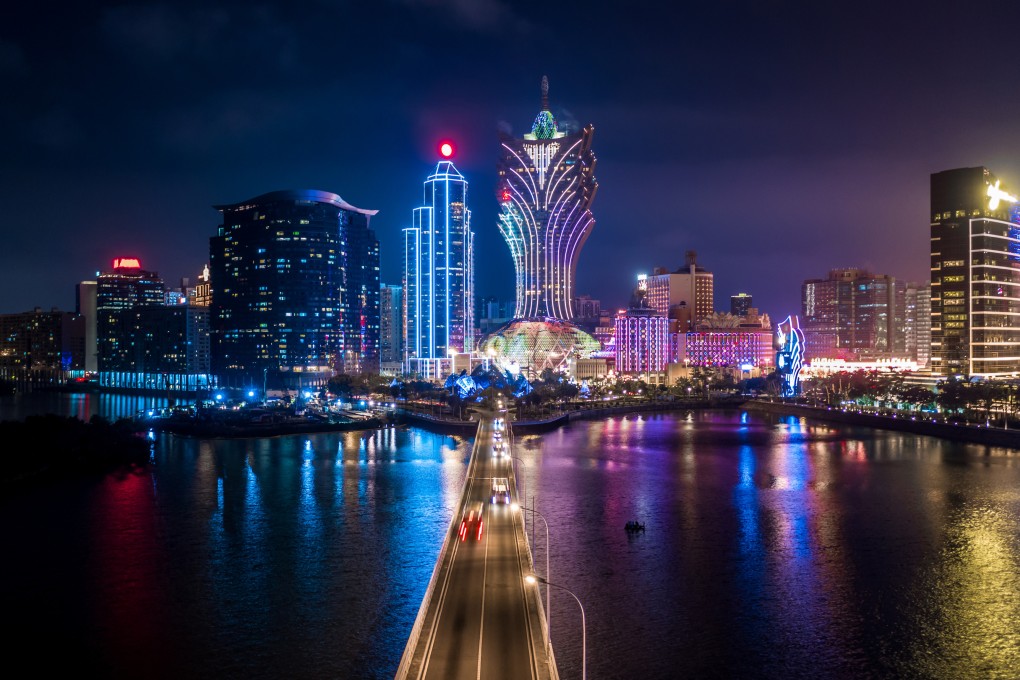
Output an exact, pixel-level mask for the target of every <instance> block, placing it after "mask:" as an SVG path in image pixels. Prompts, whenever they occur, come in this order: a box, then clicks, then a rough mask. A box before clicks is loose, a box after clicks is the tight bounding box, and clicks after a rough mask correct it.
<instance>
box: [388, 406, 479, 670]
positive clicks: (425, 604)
mask: <svg viewBox="0 0 1020 680" xmlns="http://www.w3.org/2000/svg"><path fill="white" fill-rule="evenodd" d="M481 426H482V423H481V421H479V423H478V427H479V428H481ZM477 452H478V436H477V434H476V435H475V443H474V446H472V447H471V462H470V464H469V465H468V469H467V473H466V474H465V475H464V484H463V485H462V486H461V490H460V499H461V500H460V504H458V506H457V507H458V509H459V508H460V505H462V504H463V503H464V495H465V493H466V492H467V485H468V484H469V483H470V482H471V476H472V475H471V469H472V468H473V467H474V465H475V454H476V453H477ZM460 515H461V513H460V512H455V513H453V517H451V518H450V526H449V527H448V528H447V530H446V536H445V537H444V538H443V546H442V547H441V548H440V549H439V557H438V558H436V566H435V567H433V568H432V577H431V578H430V579H429V584H428V586H427V587H426V588H425V595H424V597H422V600H421V606H420V607H419V608H418V616H416V617H415V619H414V625H413V626H411V634H410V635H409V636H408V638H407V645H406V646H405V647H404V654H403V656H401V657H400V665H399V666H397V673H396V675H395V676H394V678H395V680H405V679H406V678H407V673H408V671H409V670H410V669H411V662H412V661H413V659H414V652H415V650H416V649H417V647H418V639H419V638H420V637H421V629H422V627H423V626H424V624H425V615H426V614H427V613H428V609H429V603H431V602H432V593H433V591H434V590H435V588H436V582H437V581H438V580H439V572H440V570H441V569H442V568H443V565H444V564H446V553H447V551H448V550H449V546H450V540H449V539H450V535H451V533H452V529H453V527H454V524H455V523H457V522H459V521H460Z"/></svg>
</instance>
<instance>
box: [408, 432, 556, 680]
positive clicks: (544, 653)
mask: <svg viewBox="0 0 1020 680" xmlns="http://www.w3.org/2000/svg"><path fill="white" fill-rule="evenodd" d="M495 415H496V414H492V413H481V414H480V417H479V422H478V431H477V434H476V436H475V444H474V448H473V449H472V451H471V460H470V463H469V464H468V470H467V479H466V480H465V482H464V489H463V492H462V493H461V499H460V504H459V506H458V508H457V512H456V513H455V514H454V516H453V520H452V521H451V522H450V528H449V530H448V531H447V532H446V538H445V540H444V541H443V547H442V549H441V551H440V553H439V559H438V560H437V561H436V567H435V569H434V570H433V572H432V579H431V581H430V582H429V585H428V589H427V590H426V592H425V597H424V599H423V601H422V605H421V608H420V610H419V611H418V618H417V619H416V620H415V623H414V627H413V628H412V630H411V635H410V637H409V638H408V641H407V646H406V647H405V649H404V655H403V657H402V658H401V661H400V666H399V668H398V669H397V674H396V680H411V679H413V680H425V679H428V678H436V679H439V678H442V679H443V680H456V679H464V680H468V679H470V680H479V679H480V678H486V679H491V678H514V679H518V678H531V679H532V680H558V678H559V675H558V673H557V670H556V661H555V658H554V657H553V652H552V646H551V645H549V644H547V640H548V635H547V628H546V625H547V624H546V617H545V612H544V610H543V609H542V602H541V599H540V597H539V592H538V588H537V587H536V586H535V585H529V584H527V583H526V582H525V580H524V577H525V576H527V575H528V574H531V573H533V569H532V559H531V552H530V549H529V546H528V540H527V533H526V532H525V530H524V519H523V513H521V512H520V511H515V510H514V509H513V508H512V507H511V501H518V500H522V499H518V496H517V481H516V478H515V476H514V472H513V459H512V458H511V457H510V441H509V439H510V433H509V430H508V429H506V427H505V426H502V425H500V424H499V422H497V420H496V418H495V417H494V416H495ZM504 483H505V484H506V493H504V491H503V484H504Z"/></svg>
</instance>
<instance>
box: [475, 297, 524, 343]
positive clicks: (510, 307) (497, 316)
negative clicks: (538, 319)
mask: <svg viewBox="0 0 1020 680" xmlns="http://www.w3.org/2000/svg"><path fill="white" fill-rule="evenodd" d="M516 309H517V303H516V301H515V300H500V299H499V298H496V297H492V296H490V297H486V298H482V299H481V300H480V301H479V304H478V337H479V338H480V339H484V338H486V337H488V336H489V335H491V334H492V333H495V332H496V331H497V330H499V329H500V328H501V327H502V326H505V325H506V324H508V323H510V321H511V320H512V319H513V318H514V312H515V311H516Z"/></svg>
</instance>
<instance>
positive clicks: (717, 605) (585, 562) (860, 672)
mask: <svg viewBox="0 0 1020 680" xmlns="http://www.w3.org/2000/svg"><path fill="white" fill-rule="evenodd" d="M521 443H522V445H523V446H522V448H521V451H523V454H522V455H523V457H524V459H525V461H526V462H527V466H526V467H524V468H522V470H523V474H524V475H525V476H526V477H527V484H528V487H529V489H533V490H535V491H536V493H537V496H538V500H537V502H536V505H537V508H538V509H539V510H540V511H541V512H543V514H545V516H546V517H547V518H548V520H549V524H550V530H551V532H552V547H551V556H550V557H551V563H552V564H551V570H552V580H553V582H555V583H560V584H563V585H566V586H568V587H570V588H571V589H572V590H573V591H574V592H575V594H577V595H578V597H580V598H581V600H582V602H584V603H585V608H586V614H587V622H588V650H589V654H590V657H589V673H590V674H591V676H592V677H599V678H629V677H642V678H671V677H769V678H789V677H812V678H814V677H838V678H842V677H896V678H899V677H924V678H947V679H948V678H967V677H1002V678H1007V677H1009V678H1013V677H1020V538H1018V535H1020V532H1018V531H1017V527H1018V526H1020V466H1018V460H1017V452H1016V451H1009V450H1004V449H987V448H986V447H980V446H971V445H964V444H958V443H951V442H943V441H938V440H934V439H929V438H925V437H917V436H913V435H904V434H899V433H894V432H887V431H876V430H867V429H861V428H845V427H841V426H837V425H831V424H824V423H814V422H812V421H808V420H806V419H802V418H792V417H784V418H774V417H768V416H762V415H759V414H754V413H748V412H740V411H733V412H700V413H693V414H690V415H675V416H674V415H648V416H639V415H634V416H627V417H624V418H619V419H613V420H609V421H606V422H584V423H574V424H571V425H570V426H569V427H568V428H566V429H563V430H560V431H557V432H554V433H550V434H547V435H543V436H542V437H526V438H522V442H521ZM630 519H637V520H639V521H644V522H645V523H646V526H647V530H646V532H645V533H644V534H637V535H634V536H631V535H628V534H626V532H624V530H623V525H624V523H625V522H626V521H628V520H630ZM535 550H536V553H537V561H538V563H539V564H544V559H545V558H544V550H545V544H544V541H539V543H538V545H537V546H536V547H535ZM552 609H553V611H552V620H553V642H554V646H555V649H556V656H557V659H558V660H559V661H560V663H561V671H563V673H562V675H563V677H564V678H573V677H580V673H579V668H576V667H575V666H576V664H573V665H571V664H570V661H571V660H573V661H578V660H579V658H580V627H579V621H577V619H578V613H577V606H576V604H575V603H574V602H573V600H572V599H570V598H569V596H558V595H557V591H555V590H554V591H553V595H552ZM593 650H594V651H593ZM565 662H566V663H567V668H564V667H563V664H564V663H565Z"/></svg>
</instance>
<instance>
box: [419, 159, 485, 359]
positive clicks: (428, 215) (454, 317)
mask: <svg viewBox="0 0 1020 680" xmlns="http://www.w3.org/2000/svg"><path fill="white" fill-rule="evenodd" d="M444 149H448V152H447V151H444V155H446V156H447V157H449V155H450V154H452V153H453V152H452V149H449V147H447V146H446V145H444ZM424 188H425V199H424V202H423V205H422V207H420V208H415V210H414V214H413V222H412V226H410V227H408V228H406V229H404V309H405V310H406V311H405V325H404V328H405V334H406V335H405V338H406V341H405V344H404V348H405V352H406V353H407V359H408V362H409V364H410V366H409V368H410V370H412V371H415V372H424V373H426V374H428V375H432V374H431V372H430V369H427V368H424V367H423V366H419V365H418V364H420V363H421V362H422V361H425V362H433V363H434V362H435V360H448V358H449V356H450V354H451V353H459V352H470V351H471V350H472V349H474V333H475V319H474V307H475V306H474V271H473V266H474V233H473V232H472V231H471V211H470V210H468V207H467V188H468V183H467V180H465V179H464V176H463V175H461V174H460V172H458V171H457V168H456V167H454V165H453V163H452V162H450V161H449V160H444V161H440V162H439V163H438V164H437V165H436V169H435V170H434V171H433V172H432V174H431V175H429V176H428V179H426V180H425V185H424ZM433 370H434V369H433Z"/></svg>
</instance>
